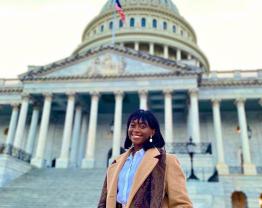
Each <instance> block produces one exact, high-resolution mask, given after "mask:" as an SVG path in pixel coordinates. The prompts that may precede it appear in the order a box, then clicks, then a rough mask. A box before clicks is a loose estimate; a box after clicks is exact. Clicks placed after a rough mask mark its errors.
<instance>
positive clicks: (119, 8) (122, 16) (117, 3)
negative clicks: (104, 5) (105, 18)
mask: <svg viewBox="0 0 262 208" xmlns="http://www.w3.org/2000/svg"><path fill="white" fill-rule="evenodd" d="M114 2H115V9H116V11H117V12H118V14H119V15H120V19H121V20H122V22H125V21H126V15H125V12H124V10H123V8H122V6H121V4H120V1H119V0H114Z"/></svg>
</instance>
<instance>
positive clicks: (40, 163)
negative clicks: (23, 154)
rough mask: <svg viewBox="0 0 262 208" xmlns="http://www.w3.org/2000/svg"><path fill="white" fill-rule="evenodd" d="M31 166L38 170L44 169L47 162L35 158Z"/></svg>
mask: <svg viewBox="0 0 262 208" xmlns="http://www.w3.org/2000/svg"><path fill="white" fill-rule="evenodd" d="M31 165H32V166H35V167H37V168H43V167H44V165H45V161H44V159H41V158H36V157H35V158H33V159H32V160H31Z"/></svg>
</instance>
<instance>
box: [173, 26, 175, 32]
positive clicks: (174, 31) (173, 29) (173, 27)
mask: <svg viewBox="0 0 262 208" xmlns="http://www.w3.org/2000/svg"><path fill="white" fill-rule="evenodd" d="M173 32H174V33H176V25H173Z"/></svg>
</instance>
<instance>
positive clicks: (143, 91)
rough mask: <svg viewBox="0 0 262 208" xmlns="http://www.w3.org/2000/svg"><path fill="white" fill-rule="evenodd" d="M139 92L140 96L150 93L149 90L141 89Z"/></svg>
mask: <svg viewBox="0 0 262 208" xmlns="http://www.w3.org/2000/svg"><path fill="white" fill-rule="evenodd" d="M138 94H139V96H147V95H148V90H139V91H138Z"/></svg>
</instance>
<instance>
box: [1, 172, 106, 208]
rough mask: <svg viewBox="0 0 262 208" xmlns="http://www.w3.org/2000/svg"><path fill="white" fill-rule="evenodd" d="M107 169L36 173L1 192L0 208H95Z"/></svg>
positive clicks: (19, 179) (23, 177)
mask: <svg viewBox="0 0 262 208" xmlns="http://www.w3.org/2000/svg"><path fill="white" fill-rule="evenodd" d="M105 172H106V170H105V169H92V170H82V169H32V170H31V171H30V172H28V173H27V174H25V175H23V176H21V177H20V178H18V179H16V180H14V181H13V182H12V183H10V184H9V185H7V186H6V187H3V188H1V189H0V208H43V207H46V208H95V207H97V202H98V199H99V197H100V192H101V187H102V184H103V180H104V176H105Z"/></svg>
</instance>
